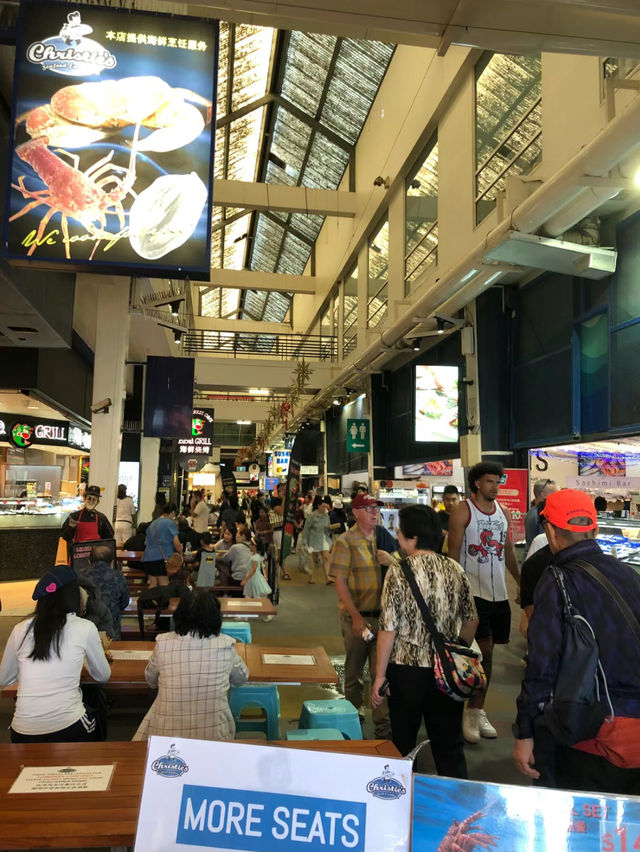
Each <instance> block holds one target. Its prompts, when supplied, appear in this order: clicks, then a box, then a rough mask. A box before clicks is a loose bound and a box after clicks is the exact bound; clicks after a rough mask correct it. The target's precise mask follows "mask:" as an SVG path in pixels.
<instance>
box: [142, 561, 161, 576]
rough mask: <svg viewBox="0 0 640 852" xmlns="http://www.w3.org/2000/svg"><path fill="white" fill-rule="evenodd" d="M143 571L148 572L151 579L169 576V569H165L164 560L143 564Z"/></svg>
mask: <svg viewBox="0 0 640 852" xmlns="http://www.w3.org/2000/svg"><path fill="white" fill-rule="evenodd" d="M142 570H143V571H146V573H147V574H148V575H149V576H150V577H166V576H167V569H166V567H165V562H164V559H154V560H153V561H152V562H143V563H142Z"/></svg>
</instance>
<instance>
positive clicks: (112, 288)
mask: <svg viewBox="0 0 640 852" xmlns="http://www.w3.org/2000/svg"><path fill="white" fill-rule="evenodd" d="M129 287H130V283H129V278H124V277H117V278H116V277H113V278H108V277H106V276H105V277H102V276H100V281H99V284H98V299H97V304H96V317H97V323H96V351H95V363H94V367H93V396H92V399H93V404H94V406H95V404H96V403H99V402H100V401H101V400H106V399H110V400H111V405H110V407H109V410H108V412H105V411H98V412H93V415H92V418H91V472H90V475H89V481H90V483H91V484H92V485H99V486H100V487H101V488H102V489H103V490H102V497H101V500H100V510H101V511H102V512H103V513H104V514H105V515H106V516H107V518H109V520H111V518H112V516H113V507H114V505H115V501H116V491H117V486H118V467H119V465H120V447H121V442H122V411H123V407H124V395H125V361H126V359H127V351H128V347H129Z"/></svg>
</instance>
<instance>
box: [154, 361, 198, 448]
mask: <svg viewBox="0 0 640 852" xmlns="http://www.w3.org/2000/svg"><path fill="white" fill-rule="evenodd" d="M194 363H195V362H194V360H193V358H160V357H155V356H152V355H149V356H148V358H147V376H146V382H145V388H144V435H145V437H147V438H184V436H185V435H190V434H191V425H192V424H191V418H192V416H193V377H194Z"/></svg>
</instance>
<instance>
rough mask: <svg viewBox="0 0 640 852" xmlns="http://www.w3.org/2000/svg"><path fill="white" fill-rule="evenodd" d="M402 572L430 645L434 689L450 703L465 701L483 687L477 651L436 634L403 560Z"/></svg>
mask: <svg viewBox="0 0 640 852" xmlns="http://www.w3.org/2000/svg"><path fill="white" fill-rule="evenodd" d="M400 567H401V568H402V573H403V574H404V577H405V580H406V581H407V583H408V584H409V588H410V589H411V591H412V593H413V596H414V598H415V599H416V603H417V604H418V608H419V610H420V612H421V614H422V618H423V620H424V623H425V625H426V627H427V630H428V631H429V634H430V635H431V640H432V642H433V675H434V679H435V684H436V687H437V688H438V689H439V690H440V692H444V694H445V695H448V696H449V698H453V700H454V701H466V700H467V698H471V696H472V695H473V694H474V693H475V692H480V691H481V690H483V689H484V688H485V687H486V685H487V676H486V675H485V673H484V669H483V668H482V662H481V654H480V653H479V651H476V650H474V649H473V648H470V647H469V646H468V645H467V644H466V642H465V641H464V639H462V638H461V637H458V639H456V640H455V641H454V642H450V641H449V640H448V639H445V637H444V636H443V635H442V633H440V631H439V630H438V628H437V627H436V623H435V621H434V620H433V616H432V615H431V612H430V611H429V607H428V606H427V603H426V601H425V599H424V598H423V596H422V594H421V592H420V589H419V588H418V584H417V583H416V578H415V576H414V574H413V571H412V570H411V567H410V565H409V562H408V560H407V559H403V560H402V561H401V562H400Z"/></svg>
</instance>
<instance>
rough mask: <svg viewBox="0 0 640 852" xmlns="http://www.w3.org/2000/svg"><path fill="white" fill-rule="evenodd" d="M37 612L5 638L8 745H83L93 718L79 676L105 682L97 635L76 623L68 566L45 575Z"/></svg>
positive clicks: (76, 592) (0, 671)
mask: <svg viewBox="0 0 640 852" xmlns="http://www.w3.org/2000/svg"><path fill="white" fill-rule="evenodd" d="M32 597H33V600H34V601H36V611H35V613H34V615H32V616H30V617H29V618H28V619H26V621H22V622H20V624H17V625H16V626H15V627H14V628H13V630H12V632H11V635H10V636H9V640H8V642H7V645H6V648H5V651H4V655H3V657H2V663H0V685H1V686H6V685H7V684H10V683H15V682H16V681H18V696H17V699H16V706H15V711H14V714H13V719H12V721H11V728H10V729H9V730H10V733H11V742H14V743H23V742H82V741H85V740H95V739H97V738H98V737H97V728H96V717H95V713H94V712H93V710H91V708H89V707H86V706H85V705H84V703H83V701H82V692H81V690H80V674H81V672H82V666H83V664H84V663H85V657H86V665H87V669H88V671H89V674H90V675H91V677H92V678H93V679H94V680H96V681H99V682H101V683H102V682H104V681H107V680H109V676H110V674H111V671H110V669H109V663H108V662H107V658H106V657H105V655H104V651H103V649H102V643H101V641H100V636H99V635H98V630H97V628H96V626H95V624H93V622H91V621H87V620H86V619H83V618H80V617H79V616H78V615H77V613H79V612H80V589H79V586H78V577H77V575H76V572H75V571H74V570H73V568H70V567H69V566H68V565H56V566H55V568H52V569H51V570H49V571H47V572H46V574H45V575H44V577H42V578H41V579H40V580H39V581H38V583H37V584H36V587H35V589H34V591H33V595H32Z"/></svg>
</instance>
